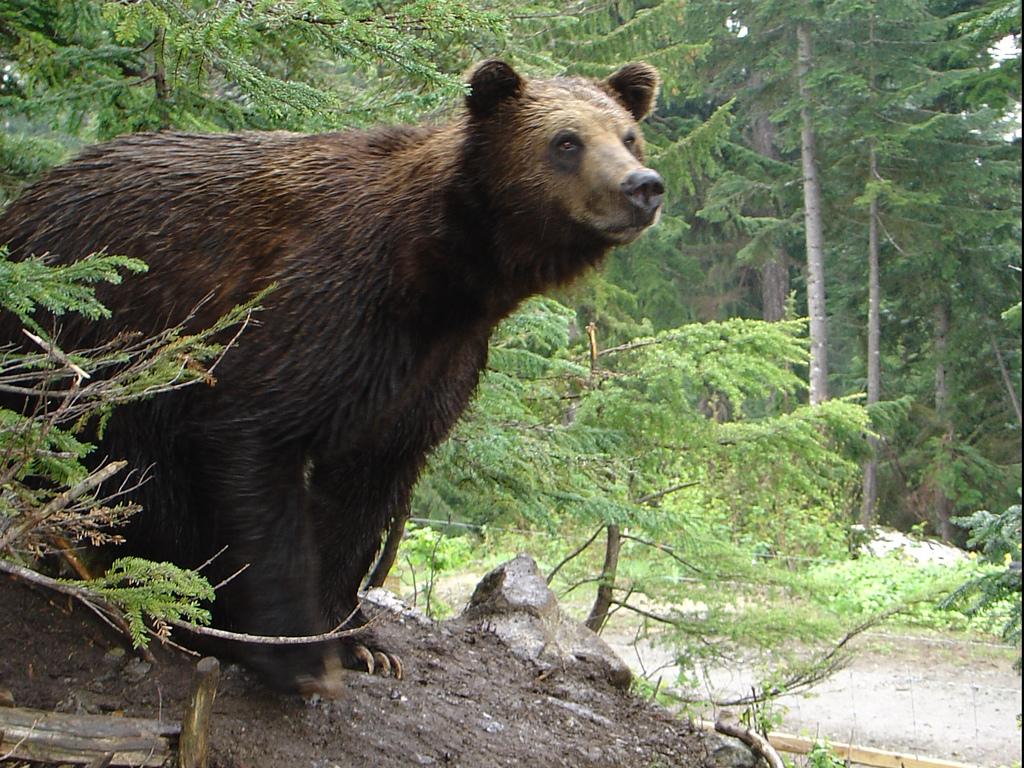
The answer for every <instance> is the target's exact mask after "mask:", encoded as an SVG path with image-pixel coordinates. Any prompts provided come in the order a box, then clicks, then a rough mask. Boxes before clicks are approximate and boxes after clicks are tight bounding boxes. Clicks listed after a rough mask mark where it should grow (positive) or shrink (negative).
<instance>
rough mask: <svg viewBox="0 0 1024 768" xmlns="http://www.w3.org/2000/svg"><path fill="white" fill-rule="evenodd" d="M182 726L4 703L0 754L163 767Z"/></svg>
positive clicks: (45, 760) (46, 760)
mask: <svg viewBox="0 0 1024 768" xmlns="http://www.w3.org/2000/svg"><path fill="white" fill-rule="evenodd" d="M180 731H181V727H180V726H179V725H178V724H177V723H167V722H161V721H159V720H147V719H143V718H134V717H109V716H106V715H69V714H64V713H62V712H45V711H43V710H38V709H25V708H21V707H0V757H2V758H3V759H10V758H19V759H22V760H37V761H39V762H43V763H76V764H94V765H103V764H104V763H105V760H106V758H107V757H108V756H112V757H110V762H109V763H106V765H112V766H113V765H119V766H120V765H126V766H127V765H130V766H159V765H163V763H164V761H165V760H167V758H168V757H169V756H170V755H171V751H172V749H173V748H174V747H175V746H176V744H177V741H178V735H179V733H180Z"/></svg>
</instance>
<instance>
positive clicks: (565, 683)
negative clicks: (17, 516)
mask: <svg viewBox="0 0 1024 768" xmlns="http://www.w3.org/2000/svg"><path fill="white" fill-rule="evenodd" d="M0 617H3V621H2V624H0V687H3V688H7V689H9V691H10V692H11V693H12V694H13V698H14V701H15V704H16V705H17V706H19V707H32V708H38V709H44V710H59V711H64V712H77V713H85V712H88V713H110V714H114V715H119V714H123V715H125V716H132V717H148V718H155V719H162V720H170V721H178V720H180V718H181V714H182V711H183V708H184V703H185V700H186V697H187V694H188V689H189V684H190V680H191V675H192V669H193V666H194V663H195V659H193V658H191V657H188V656H186V655H184V654H182V653H180V652H175V651H171V650H165V649H162V648H159V647H155V644H154V648H153V652H154V655H155V656H156V659H157V663H156V664H155V665H149V664H147V663H146V662H143V661H141V660H140V659H139V658H138V657H137V656H136V655H134V654H133V653H131V652H130V651H128V652H126V651H125V646H124V644H123V641H122V640H121V639H120V638H119V637H118V636H117V635H116V634H115V633H114V632H113V631H112V630H111V629H109V628H108V627H107V626H105V625H104V624H103V623H101V622H100V621H99V620H98V619H97V618H96V617H95V616H94V615H93V614H92V613H90V612H89V611H87V610H85V609H84V608H82V607H80V606H78V605H76V604H73V603H71V602H70V601H68V600H67V599H66V598H63V597H59V596H55V595H53V594H50V593H43V592H39V591H36V590H34V589H31V588H28V587H26V586H24V585H22V584H20V583H17V582H14V581H10V580H6V579H5V580H3V581H0ZM376 631H377V634H378V636H379V638H380V639H381V640H382V641H384V642H385V643H386V645H387V647H388V648H389V650H391V651H393V652H395V653H397V654H398V655H399V656H401V657H402V660H403V663H404V665H405V679H403V680H401V681H396V680H393V679H390V678H383V677H373V676H370V675H367V674H361V673H356V672H353V673H351V674H350V675H349V676H348V691H347V692H346V695H345V696H344V697H342V698H340V699H338V700H334V701H324V700H321V699H319V698H317V697H313V698H308V699H307V698H302V697H299V696H281V695H278V694H275V693H272V692H270V691H268V690H267V689H265V688H264V687H262V685H261V684H260V683H259V682H258V681H257V680H255V678H253V677H252V676H251V675H250V674H249V673H248V672H247V671H246V670H244V669H242V668H240V667H238V666H235V665H228V666H226V667H225V668H224V672H223V674H222V678H221V683H220V689H219V694H218V697H217V701H216V705H215V709H214V720H213V725H212V749H213V758H212V764H213V766H214V767H215V768H263V767H264V766H268V767H269V766H283V767H284V766H287V767H288V768H291V767H292V766H294V767H296V768H299V767H303V766H310V767H311V768H328V767H329V766H375V767H377V766H380V767H381V768H388V767H389V766H403V768H404V766H416V765H425V766H432V765H436V766H465V767H467V768H478V767H486V766H537V767H538V768H544V767H546V766H574V767H577V766H578V767H580V768H585V767H586V766H627V767H628V766H635V767H636V768H652V766H684V767H690V766H692V767H693V768H702V767H703V766H710V765H711V764H712V763H711V758H710V756H709V750H710V749H712V746H710V742H708V741H707V740H706V737H705V736H704V734H702V733H700V732H695V731H694V730H693V728H692V727H691V726H690V725H689V724H688V723H686V722H684V721H682V720H679V719H676V718H674V717H672V716H671V715H670V714H669V713H667V712H666V711H665V710H664V709H662V708H660V707H657V706H655V705H652V704H651V703H649V702H647V701H645V700H642V699H639V698H636V697H635V696H632V695H630V694H628V693H625V692H623V691H620V690H617V689H615V688H613V687H612V686H611V685H610V684H609V683H607V682H606V681H604V680H602V679H600V676H599V675H597V674H595V675H594V676H593V677H589V676H588V675H587V673H586V672H585V671H584V672H580V671H576V672H573V671H569V670H562V671H556V672H555V673H554V674H548V675H540V674H539V673H538V670H537V669H536V668H535V667H534V666H533V665H532V664H530V663H528V662H525V661H522V660H520V659H518V658H516V657H514V656H513V655H512V654H511V653H509V652H508V650H507V649H506V648H505V647H504V646H503V645H502V644H501V643H500V642H499V641H498V640H497V639H496V638H495V637H493V636H491V635H489V634H487V633H485V632H482V631H481V630H480V629H479V627H474V626H470V625H467V624H464V623H459V622H458V621H454V622H448V623H445V624H440V625H423V624H420V623H418V622H415V621H411V620H406V619H403V618H402V617H401V616H398V615H395V614H387V615H384V616H383V617H382V619H381V621H380V623H379V624H378V627H377V630H376ZM8 764H9V763H8Z"/></svg>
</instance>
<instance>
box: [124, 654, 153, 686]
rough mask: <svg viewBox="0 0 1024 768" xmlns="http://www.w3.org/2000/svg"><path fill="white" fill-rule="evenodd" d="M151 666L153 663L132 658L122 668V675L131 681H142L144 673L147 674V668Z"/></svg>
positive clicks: (149, 668)
mask: <svg viewBox="0 0 1024 768" xmlns="http://www.w3.org/2000/svg"><path fill="white" fill-rule="evenodd" d="M152 668H153V665H152V664H150V663H149V662H148V661H143V660H142V659H132V660H131V661H129V662H128V663H127V664H126V665H125V668H124V673H123V674H124V676H125V677H126V678H128V681H129V682H131V683H138V682H141V681H142V678H144V677H145V676H146V675H148V674H149V670H151V669H152Z"/></svg>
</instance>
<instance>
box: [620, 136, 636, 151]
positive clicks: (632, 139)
mask: <svg viewBox="0 0 1024 768" xmlns="http://www.w3.org/2000/svg"><path fill="white" fill-rule="evenodd" d="M622 143H623V144H624V145H625V147H626V149H630V150H631V149H633V147H635V146H636V134H635V133H627V134H626V135H625V136H623V137H622Z"/></svg>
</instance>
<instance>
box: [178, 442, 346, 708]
mask: <svg viewBox="0 0 1024 768" xmlns="http://www.w3.org/2000/svg"><path fill="white" fill-rule="evenodd" d="M204 447H205V448H207V449H208V450H209V453H208V454H207V456H208V457H213V456H216V457H218V458H217V460H216V461H208V462H207V463H206V466H205V471H204V472H203V473H202V478H201V480H200V482H201V484H202V485H203V486H204V487H203V488H200V489H197V490H199V494H198V495H199V496H200V498H203V499H205V500H206V506H205V509H204V511H203V516H204V517H205V518H206V521H205V523H206V524H205V525H204V526H203V528H204V529H205V531H206V533H207V535H209V538H210V540H209V541H208V542H207V549H208V551H210V552H217V551H219V550H220V549H221V548H224V552H223V553H222V554H221V555H220V556H219V557H217V558H215V559H214V561H213V563H212V564H211V566H210V568H209V570H208V571H207V572H206V573H207V575H208V576H209V578H210V580H211V582H212V583H215V584H216V583H220V582H225V583H223V584H222V586H221V587H219V588H218V590H217V596H216V599H215V601H214V605H213V613H214V620H215V623H216V624H217V626H219V627H222V628H224V629H227V630H231V631H234V632H239V633H245V634H251V635H262V636H269V637H298V636H309V635H319V634H323V633H325V632H328V631H329V630H331V629H333V628H334V625H330V624H327V623H326V622H325V621H324V614H323V610H322V606H321V600H320V590H321V587H320V582H321V581H322V580H323V575H322V570H321V563H320V556H319V547H318V546H317V544H316V541H315V539H314V535H315V532H314V528H313V524H312V519H311V517H310V513H309V495H308V491H307V489H306V486H305V483H304V479H303V474H302V461H301V458H300V457H298V456H296V455H290V454H289V452H287V451H284V450H281V449H280V448H279V447H278V448H274V449H271V448H270V447H268V445H267V443H266V442H264V441H262V440H259V439H257V438H255V437H251V436H250V437H247V436H245V435H242V434H239V432H238V431H236V432H235V434H234V435H233V439H232V441H231V446H230V450H217V448H218V447H220V444H219V443H217V442H215V441H209V442H208V443H207V444H206V445H205V446H204ZM334 644H335V643H334V641H328V642H312V643H289V644H280V643H256V642H230V643H227V644H226V645H225V646H223V647H222V648H221V649H220V651H221V652H223V653H226V654H228V655H231V656H234V657H236V658H238V659H239V660H240V661H242V662H243V663H245V664H246V665H247V666H250V667H252V668H253V669H254V670H255V671H257V672H258V673H259V674H260V675H261V676H262V678H263V679H264V680H265V681H266V682H267V683H268V684H269V685H271V686H272V687H274V688H277V689H279V690H283V691H289V692H295V691H307V690H311V689H313V688H315V687H316V685H315V684H316V682H317V681H320V680H325V679H326V678H328V677H329V676H330V671H331V669H332V668H333V667H334V666H337V661H336V657H337V651H335V650H334Z"/></svg>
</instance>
